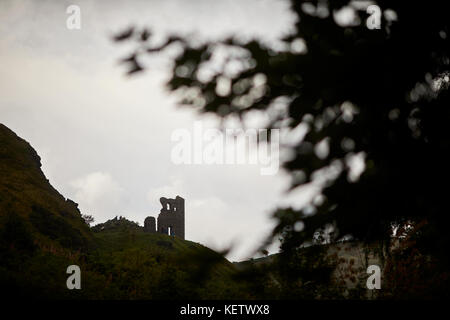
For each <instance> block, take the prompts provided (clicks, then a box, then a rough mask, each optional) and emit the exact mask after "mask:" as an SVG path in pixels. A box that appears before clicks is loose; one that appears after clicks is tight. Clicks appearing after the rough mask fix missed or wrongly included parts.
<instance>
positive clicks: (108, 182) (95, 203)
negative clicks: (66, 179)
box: [69, 171, 124, 222]
mask: <svg viewBox="0 0 450 320" xmlns="http://www.w3.org/2000/svg"><path fill="white" fill-rule="evenodd" d="M69 184H70V186H72V188H73V189H74V198H75V199H74V200H75V201H76V202H79V203H80V209H81V211H82V212H83V214H91V215H93V216H94V218H95V220H96V221H97V222H100V221H104V220H107V219H110V218H112V217H113V216H114V215H115V214H118V213H119V212H118V208H120V204H121V202H122V201H123V197H124V189H123V188H122V187H121V186H120V185H119V183H118V182H117V181H115V180H114V179H113V177H112V176H111V175H110V174H109V173H105V172H100V171H99V172H92V173H89V174H87V175H85V176H83V177H80V178H78V179H75V180H73V181H71V182H70V183H69Z"/></svg>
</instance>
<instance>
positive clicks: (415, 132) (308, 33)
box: [115, 0, 450, 257]
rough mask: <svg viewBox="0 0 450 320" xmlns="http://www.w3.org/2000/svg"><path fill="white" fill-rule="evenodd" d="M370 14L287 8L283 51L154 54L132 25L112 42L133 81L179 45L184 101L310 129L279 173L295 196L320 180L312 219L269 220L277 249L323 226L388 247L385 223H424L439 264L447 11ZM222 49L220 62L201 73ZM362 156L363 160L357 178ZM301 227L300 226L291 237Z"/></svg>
mask: <svg viewBox="0 0 450 320" xmlns="http://www.w3.org/2000/svg"><path fill="white" fill-rule="evenodd" d="M377 6H378V7H377V8H380V15H378V16H376V17H374V16H373V14H374V13H373V11H370V12H372V13H367V11H366V7H364V6H363V5H362V4H361V2H358V1H345V0H339V1H337V0H336V1H318V0H310V1H292V10H293V11H294V12H295V13H296V14H297V15H298V21H297V23H296V26H295V27H296V28H295V30H294V31H293V32H292V33H291V34H290V35H289V36H287V37H285V38H284V39H283V43H284V48H282V49H274V48H270V47H269V46H268V45H265V44H264V43H262V42H261V41H259V40H251V41H248V42H242V41H240V40H239V39H238V38H236V37H229V38H226V39H222V40H220V41H212V42H205V43H201V44H198V43H191V42H190V41H189V38H184V37H179V36H172V37H169V38H168V39H167V40H166V41H165V42H164V43H163V44H161V45H159V46H154V45H152V44H151V43H150V42H151V41H150V39H151V34H150V32H149V31H148V30H147V29H143V30H137V29H135V28H131V29H129V30H126V31H124V32H123V33H122V34H120V35H117V37H116V38H115V40H116V41H136V50H135V51H134V52H133V53H132V54H131V55H130V56H129V57H128V58H126V59H124V62H125V63H127V64H128V65H129V74H134V73H136V72H140V71H142V70H145V66H144V65H142V63H140V58H141V57H142V56H143V55H148V54H153V53H154V52H164V51H165V50H166V49H168V48H169V47H172V46H178V47H179V48H181V49H182V50H180V51H181V53H180V54H179V55H178V56H177V57H176V58H174V64H173V70H172V78H171V79H170V80H169V81H168V83H167V86H168V88H169V89H170V90H171V91H172V92H176V93H177V95H179V97H181V98H180V103H181V104H183V105H188V106H192V107H193V108H196V109H198V110H199V111H201V112H205V113H213V114H216V115H218V116H219V117H221V118H224V119H225V118H228V117H237V118H239V119H241V120H242V121H244V120H243V119H245V116H246V115H247V114H248V113H249V112H252V111H260V112H265V113H267V114H268V115H269V116H270V119H271V121H270V123H269V125H268V127H270V128H287V129H289V130H294V129H296V128H299V127H305V128H307V129H308V131H307V134H306V135H305V137H304V138H303V139H302V141H300V142H299V143H297V144H295V145H294V146H292V147H291V149H292V151H293V158H292V159H290V160H289V161H287V162H286V163H284V169H285V170H287V172H289V173H290V175H291V177H292V189H295V188H298V187H300V186H305V185H307V184H316V185H318V186H320V187H321V189H322V192H321V196H320V197H319V198H317V199H313V200H312V201H311V203H310V206H309V209H308V210H309V212H307V211H305V210H295V209H294V208H280V209H279V210H278V211H277V212H276V213H275V217H276V218H277V219H278V224H277V226H276V227H275V229H274V231H273V237H276V236H278V235H280V234H283V240H284V241H283V246H282V249H283V250H284V251H286V252H289V251H290V250H291V249H294V248H297V247H298V246H299V245H301V244H302V243H305V242H306V241H311V240H312V239H313V238H314V235H315V234H317V232H318V231H320V230H325V229H327V228H328V229H329V228H330V226H332V229H333V230H334V232H333V239H332V240H336V239H339V238H342V237H343V236H346V235H351V236H353V237H354V238H356V239H359V240H361V241H367V242H368V241H373V240H383V241H389V239H390V237H389V235H390V233H391V231H392V227H393V226H395V225H400V224H403V223H405V222H406V221H413V222H414V221H425V220H426V221H427V225H428V227H427V229H426V231H423V232H422V233H421V244H422V245H423V247H424V248H426V249H427V250H428V251H429V252H430V253H433V254H438V255H440V256H441V257H445V256H446V249H445V248H446V247H448V246H449V245H450V237H449V232H447V228H448V226H449V215H448V214H447V211H448V209H447V207H448V205H449V203H448V200H447V195H446V189H447V184H448V183H449V181H450V171H449V170H448V163H450V161H449V160H450V159H449V156H448V154H449V152H448V151H449V144H450V134H449V130H447V127H448V125H449V123H450V122H449V120H450V108H448V106H449V93H448V86H449V85H448V84H449V61H450V60H449V41H448V38H447V37H448V32H449V29H448V22H449V19H448V16H447V12H448V11H447V10H446V8H445V7H444V6H445V5H444V4H443V2H438V1H431V2H430V1H429V2H426V3H423V2H404V1H403V2H401V1H397V2H390V1H384V0H383V1H377ZM342 10H346V11H347V12H351V13H353V14H354V19H353V21H352V23H347V24H344V22H343V21H342V20H340V19H339V16H340V14H342V12H344V11H342ZM368 18H370V19H373V18H379V19H380V21H379V26H380V28H379V29H377V28H368V27H367V24H368V23H369V22H367V24H366V23H365V22H366V21H367V19H368ZM219 50H221V51H222V52H227V53H228V56H227V59H225V60H224V61H222V63H221V64H217V65H218V66H219V67H218V68H216V69H217V70H216V69H215V70H216V71H213V72H212V74H208V75H206V76H205V72H204V70H205V68H207V65H208V63H211V62H213V63H214V61H216V60H215V59H217V55H216V53H217V52H218V51H219ZM232 64H233V65H234V66H236V65H237V66H238V67H237V68H234V69H233V68H231V67H230V66H231V65H232ZM280 105H281V106H283V107H282V108H280ZM358 159H359V162H360V163H361V159H363V162H362V163H363V164H364V165H363V167H364V170H363V172H362V173H360V174H359V173H358V172H355V166H354V163H355V162H358ZM311 213H312V214H311ZM298 221H302V222H303V223H304V228H303V229H302V230H301V231H298V232H297V231H295V228H294V226H295V224H296V223H297V222H298Z"/></svg>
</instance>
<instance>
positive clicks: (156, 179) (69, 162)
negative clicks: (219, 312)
mask: <svg viewBox="0 0 450 320" xmlns="http://www.w3.org/2000/svg"><path fill="white" fill-rule="evenodd" d="M71 4H76V5H78V6H79V7H80V8H81V29H80V30H69V29H67V27H66V19H67V18H68V16H69V15H68V14H67V13H66V8H67V7H68V6H69V5H71ZM294 21H295V16H293V14H292V13H291V12H290V11H289V6H288V3H287V2H286V1H281V0H271V1H269V0H252V1H251V0H246V1H240V0H236V1H224V0H220V1H206V0H204V1H200V0H195V1H194V0H191V1H182V0H180V1H175V0H173V1H170V0H166V1H135V0H133V1H95V2H94V1H17V0H14V1H4V0H3V1H1V2H0V122H1V123H3V124H5V125H6V126H8V127H9V128H11V129H12V130H13V131H15V132H16V133H17V134H18V135H19V136H21V137H22V138H24V139H25V140H27V141H28V142H30V143H31V145H32V146H33V147H34V148H35V149H36V150H37V152H38V153H39V155H40V156H41V158H42V164H43V171H44V173H45V175H46V176H47V177H48V178H49V180H50V182H51V184H52V185H53V186H54V187H55V188H56V189H57V190H58V191H60V192H61V193H62V194H63V195H64V196H65V197H67V198H70V199H73V200H74V201H75V202H77V203H79V206H80V209H81V211H82V213H84V214H91V215H93V216H94V218H95V220H96V223H99V222H104V221H106V220H108V219H111V218H113V217H115V216H116V215H121V216H124V217H126V218H128V219H130V220H133V221H136V222H139V223H140V224H141V225H142V224H143V221H144V219H145V217H147V216H149V215H153V216H157V214H158V213H159V210H160V203H159V198H160V197H167V198H173V197H175V196H176V195H180V196H181V197H183V198H185V199H186V239H188V240H192V241H195V242H200V243H202V244H204V245H207V246H209V247H211V248H213V249H221V248H225V247H227V246H228V245H230V244H236V247H235V249H234V250H233V251H232V252H231V254H230V255H229V256H228V258H229V259H230V260H240V259H244V258H247V257H248V255H249V254H250V253H251V251H252V249H255V248H256V246H257V245H258V244H259V241H260V240H261V239H263V238H264V237H265V236H266V235H267V233H268V232H270V230H271V228H272V227H273V225H274V221H272V220H271V219H270V214H271V212H272V210H273V209H274V208H275V207H276V206H277V204H280V203H281V202H283V203H285V202H287V201H292V199H296V200H297V202H298V203H301V202H303V201H304V200H302V199H303V198H305V197H304V196H302V195H300V196H298V194H297V196H291V198H289V199H287V198H284V199H283V196H282V195H283V192H284V190H285V189H286V188H287V186H288V183H289V180H288V178H287V176H286V175H285V174H284V173H283V172H282V171H280V172H279V173H278V174H276V175H273V176H263V175H261V174H260V170H259V169H260V167H259V166H257V165H176V164H174V163H173V162H172V161H171V158H170V154H171V149H172V148H173V146H174V142H172V141H171V134H172V133H173V131H174V130H176V129H180V128H185V129H187V130H192V128H193V125H194V122H195V121H199V120H201V121H204V122H205V123H206V124H207V125H209V126H211V125H212V123H214V119H208V118H204V117H200V116H199V115H197V114H196V113H194V112H193V111H191V110H189V109H186V108H183V109H180V108H178V107H177V106H176V104H175V99H174V97H173V96H171V95H169V93H168V92H167V90H165V88H164V86H163V84H164V81H165V80H166V79H167V77H168V69H167V63H164V61H162V60H161V59H158V58H155V59H154V60H153V61H150V62H149V68H150V70H149V72H146V73H145V74H143V75H139V76H136V77H131V78H129V77H126V76H125V69H124V67H123V66H120V65H119V64H118V63H117V62H118V59H119V58H122V57H124V55H126V53H128V52H129V49H130V48H129V47H128V48H127V47H123V46H119V45H117V44H115V43H113V42H112V41H111V38H110V36H111V35H112V34H113V33H114V32H116V31H119V30H122V29H124V28H125V27H127V26H129V25H131V24H134V25H137V26H148V27H150V28H151V29H152V30H153V32H154V33H155V34H156V35H157V36H159V37H164V36H166V35H167V34H169V33H172V32H176V33H183V34H195V35H196V36H197V37H200V38H203V39H215V38H218V37H222V36H224V35H227V34H239V35H241V36H243V37H248V38H251V37H257V38H260V39H265V40H266V41H268V42H272V43H276V41H277V39H279V38H280V37H282V36H283V35H285V34H286V33H287V32H289V30H290V28H292V27H293V23H294ZM298 203H297V205H299V204H298ZM273 251H276V248H275V247H273V248H272V252H273Z"/></svg>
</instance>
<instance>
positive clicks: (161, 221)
mask: <svg viewBox="0 0 450 320" xmlns="http://www.w3.org/2000/svg"><path fill="white" fill-rule="evenodd" d="M159 201H160V202H161V206H162V208H161V211H160V213H159V216H158V222H157V226H158V229H157V230H156V223H155V222H156V221H155V218H154V217H147V218H146V219H145V221H144V231H145V232H148V233H155V232H158V233H163V234H167V235H170V236H176V237H178V238H181V239H183V240H184V199H183V198H182V197H180V196H177V197H176V198H175V199H167V198H164V197H163V198H160V199H159Z"/></svg>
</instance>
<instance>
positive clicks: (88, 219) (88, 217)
mask: <svg viewBox="0 0 450 320" xmlns="http://www.w3.org/2000/svg"><path fill="white" fill-rule="evenodd" d="M81 217H82V218H83V220H84V222H86V223H87V225H88V226H90V225H91V224H92V223H94V217H93V216H91V215H89V214H83V215H82V216H81Z"/></svg>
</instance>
